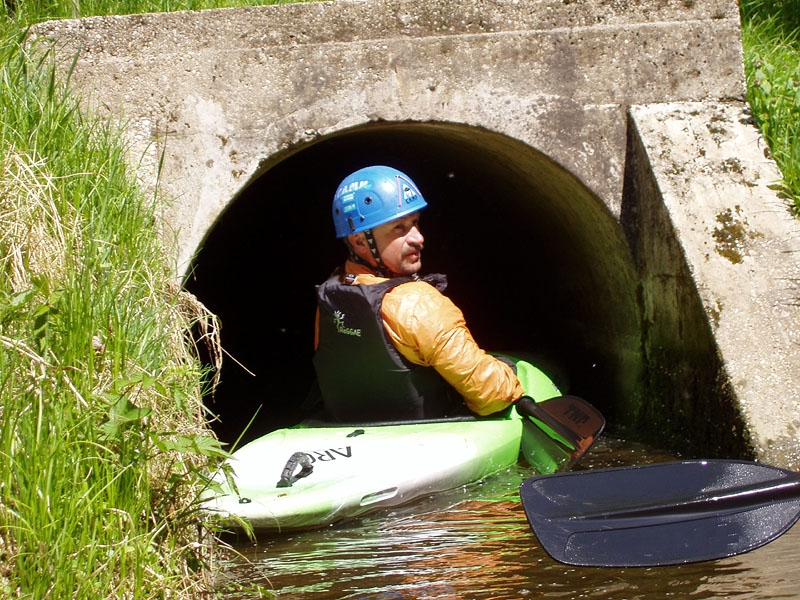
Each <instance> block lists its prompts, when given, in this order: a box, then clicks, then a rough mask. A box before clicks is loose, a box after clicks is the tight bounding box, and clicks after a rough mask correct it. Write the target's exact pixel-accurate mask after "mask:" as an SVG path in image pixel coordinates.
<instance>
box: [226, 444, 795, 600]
mask: <svg viewBox="0 0 800 600" xmlns="http://www.w3.org/2000/svg"><path fill="white" fill-rule="evenodd" d="M675 459H676V457H675V456H671V455H669V454H666V453H662V452H658V451H655V450H653V449H650V448H646V447H644V446H641V445H637V444H632V443H628V442H624V441H622V440H619V439H616V438H612V437H604V438H602V439H601V440H600V441H599V442H598V443H597V444H596V445H595V446H594V447H593V448H592V449H591V450H590V452H589V453H588V454H587V455H586V456H585V457H584V459H583V461H582V462H581V463H580V464H579V466H578V468H581V469H589V468H591V469H595V468H604V467H616V466H629V465H635V464H647V463H652V462H660V461H665V460H675ZM530 475H531V473H530V471H529V470H526V469H525V468H523V467H521V466H516V467H513V468H511V469H509V470H507V471H503V472H502V473H498V474H496V475H494V476H492V477H490V478H489V479H487V480H485V481H484V482H482V483H480V484H476V485H472V486H467V487H464V488H459V489H457V490H454V491H452V492H447V493H444V494H438V495H436V496H433V497H430V498H426V499H423V500H420V501H417V502H414V503H413V504H410V505H408V506H404V507H400V508H396V509H391V510H384V511H382V512H378V513H375V514H372V515H369V516H367V517H364V518H362V519H357V520H350V521H347V522H343V523H340V524H337V525H333V526H329V527H326V528H324V529H321V530H317V531H309V532H302V533H293V534H284V535H280V536H278V535H272V536H263V535H262V536H259V539H258V541H257V543H256V544H253V543H251V542H246V541H242V542H238V543H235V544H234V548H235V551H236V553H229V555H228V558H226V560H225V561H224V563H223V568H222V577H224V578H230V579H233V580H235V581H237V582H239V583H249V584H259V585H262V586H264V587H266V588H268V589H271V590H273V591H274V592H276V594H277V596H278V597H279V598H290V599H291V600H345V599H376V600H382V599H393V598H402V599H412V598H413V599H420V600H422V599H428V598H439V599H445V598H452V599H463V600H469V599H474V600H490V599H491V600H519V599H526V598H546V599H580V598H602V599H609V600H636V599H648V600H651V599H655V598H676V599H682V598H693V599H695V598H696V599H723V598H731V599H741V600H756V599H774V598H800V569H799V568H798V565H800V525H797V526H796V527H795V528H793V529H791V530H790V531H789V532H787V533H786V534H784V535H783V536H782V537H780V538H778V539H777V540H776V541H774V542H772V543H770V544H767V545H766V546H763V547H762V548H759V549H757V550H754V551H752V552H749V553H747V554H742V555H739V556H735V557H731V558H726V559H723V560H718V561H712V562H704V563H694V564H687V565H680V566H671V567H653V568H641V567H640V568H625V569H621V568H595V567H592V568H588V567H573V566H568V565H564V564H561V563H558V562H556V561H554V560H553V559H552V558H550V557H549V556H548V555H547V553H546V552H545V551H544V550H543V549H542V548H541V547H540V546H539V543H538V541H537V539H536V536H535V535H534V534H533V532H532V530H531V529H530V527H529V526H528V522H527V519H526V518H525V513H524V511H523V509H522V505H521V503H520V501H519V484H520V483H521V482H522V481H523V480H524V479H525V478H527V477H529V476H530ZM654 543H657V540H654ZM237 553H238V555H237ZM231 598H234V596H231Z"/></svg>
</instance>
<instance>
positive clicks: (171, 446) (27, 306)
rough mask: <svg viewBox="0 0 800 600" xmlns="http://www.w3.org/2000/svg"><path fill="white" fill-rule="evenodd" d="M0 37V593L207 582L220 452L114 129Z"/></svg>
mask: <svg viewBox="0 0 800 600" xmlns="http://www.w3.org/2000/svg"><path fill="white" fill-rule="evenodd" d="M22 33H23V32H22V31H21V30H20V29H15V28H14V27H12V26H10V24H9V23H8V22H4V24H3V34H4V35H3V36H2V40H0V64H2V68H1V70H0V115H2V119H1V120H0V167H1V168H2V177H0V270H1V274H0V597H2V598H81V599H86V598H166V597H170V598H180V597H201V596H204V595H205V594H208V593H209V590H211V589H212V582H211V580H210V573H211V571H210V568H209V567H210V564H209V561H210V560H211V558H212V555H211V553H210V550H209V547H208V546H206V545H204V544H203V543H202V542H203V539H202V531H203V530H202V529H200V524H199V523H200V521H199V518H198V512H197V498H198V493H199V490H200V489H201V488H202V486H203V485H204V484H205V481H206V480H205V474H206V473H208V472H209V471H211V470H212V469H213V468H214V466H215V465H216V464H217V462H218V461H219V460H220V459H221V458H222V457H224V456H226V453H225V452H224V451H223V450H222V448H221V447H220V444H219V443H218V442H217V440H216V439H215V438H214V437H213V435H212V434H211V433H210V429H209V428H208V427H207V424H206V420H207V416H206V414H205V412H204V408H203V405H202V402H201V392H202V390H201V389H200V382H201V381H202V375H203V374H202V372H201V367H200V363H199V361H198V360H197V359H196V357H195V356H194V353H193V352H192V347H191V346H190V345H189V344H187V343H186V339H187V338H186V335H185V333H186V332H187V330H188V329H189V328H190V327H192V325H193V324H194V323H195V322H196V319H198V318H199V319H200V322H201V323H208V320H207V319H211V317H209V316H208V315H205V313H204V311H203V310H202V306H200V305H199V303H197V302H196V301H194V300H193V298H192V297H190V296H188V295H187V294H185V293H184V292H182V291H181V290H180V289H179V288H178V286H177V285H176V284H175V283H174V281H173V278H174V272H173V269H172V268H171V265H169V264H168V261H167V260H166V258H165V256H166V253H165V252H164V248H163V247H162V246H161V244H160V242H159V238H158V234H157V231H156V228H155V225H154V224H155V215H154V212H155V207H154V202H153V201H152V200H148V199H147V198H145V197H144V196H143V195H142V193H141V192H140V191H139V189H138V188H137V186H136V184H135V183H134V182H135V178H134V176H133V174H132V173H131V172H130V171H129V168H128V166H127V165H126V162H125V158H126V157H125V141H124V139H123V137H122V133H121V130H120V129H118V128H116V127H114V126H113V125H111V124H101V123H100V122H98V121H92V120H91V119H90V118H89V117H87V116H85V115H84V114H83V113H82V112H81V111H80V110H79V103H78V101H77V99H75V98H73V97H72V96H71V95H70V93H69V91H68V89H67V87H66V86H65V85H62V84H61V83H59V81H58V79H57V78H56V76H55V70H54V67H53V65H52V64H51V60H50V59H51V57H50V55H49V54H48V53H46V52H38V51H37V50H36V49H35V48H24V47H23V46H22V45H21V40H22V39H23V35H22Z"/></svg>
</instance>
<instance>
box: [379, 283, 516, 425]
mask: <svg viewBox="0 0 800 600" xmlns="http://www.w3.org/2000/svg"><path fill="white" fill-rule="evenodd" d="M381 315H382V317H383V321H384V325H385V327H386V331H387V333H388V334H389V337H390V339H391V340H392V342H393V343H394V345H395V346H396V347H397V349H398V351H399V352H400V353H401V354H402V355H403V356H404V357H405V358H406V359H408V360H409V361H411V362H412V363H414V364H418V365H423V366H430V367H433V368H434V369H436V371H438V373H439V374H440V375H441V376H442V377H443V378H444V379H445V380H446V381H447V382H448V383H449V384H450V385H452V386H453V387H454V388H455V389H456V390H457V391H458V392H459V393H460V394H461V395H462V396H463V398H464V401H465V403H466V405H467V407H469V409H470V410H471V411H473V412H475V413H477V414H479V415H488V414H491V413H494V412H497V411H499V410H502V409H504V408H506V407H507V406H509V405H510V404H511V403H512V402H514V401H515V400H517V399H518V398H519V397H520V396H522V395H524V394H525V390H524V389H523V387H522V384H521V383H520V382H519V379H517V376H516V375H515V374H514V371H513V370H512V368H511V367H510V366H508V365H507V364H505V363H503V362H502V361H499V360H497V359H496V358H495V357H493V356H492V355H491V354H488V353H487V352H485V351H484V350H482V349H481V348H480V347H479V346H478V344H477V342H476V341H475V339H474V338H473V337H472V334H471V333H470V331H469V329H468V328H467V324H466V322H465V321H464V315H463V314H462V312H461V310H460V309H459V308H458V307H457V306H456V305H455V304H453V302H452V301H451V300H450V299H449V298H447V296H444V295H443V294H441V293H440V292H439V291H438V290H436V289H435V288H434V287H432V286H431V285H429V284H427V283H424V282H411V283H405V284H402V285H400V286H398V287H396V288H395V289H393V290H392V291H390V292H389V293H387V294H386V295H385V296H384V298H383V303H382V305H381Z"/></svg>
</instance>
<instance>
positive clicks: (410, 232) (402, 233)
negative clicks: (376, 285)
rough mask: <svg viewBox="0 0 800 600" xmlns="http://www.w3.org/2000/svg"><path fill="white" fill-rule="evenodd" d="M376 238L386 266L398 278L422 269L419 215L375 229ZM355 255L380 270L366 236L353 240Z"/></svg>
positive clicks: (373, 235)
mask: <svg viewBox="0 0 800 600" xmlns="http://www.w3.org/2000/svg"><path fill="white" fill-rule="evenodd" d="M372 237H373V238H374V239H375V246H376V247H377V249H378V253H379V254H380V257H381V260H382V261H383V264H384V265H386V267H388V268H389V269H390V270H391V271H392V272H394V273H397V274H398V275H413V274H414V273H416V272H417V271H419V270H420V269H421V268H422V244H423V242H424V241H425V238H423V237H422V233H420V230H419V212H415V213H411V214H410V215H406V216H405V217H400V218H399V219H395V220H394V221H389V222H388V223H384V224H383V225H378V226H377V227H374V228H373V229H372ZM350 243H351V244H352V245H353V247H354V249H355V251H356V252H357V253H358V254H359V256H361V258H363V259H364V260H366V261H368V262H369V264H371V265H372V266H373V267H374V266H377V263H376V262H375V259H374V258H373V256H372V254H371V253H370V251H369V246H368V245H367V241H366V238H365V237H364V234H363V233H356V234H353V235H351V236H350Z"/></svg>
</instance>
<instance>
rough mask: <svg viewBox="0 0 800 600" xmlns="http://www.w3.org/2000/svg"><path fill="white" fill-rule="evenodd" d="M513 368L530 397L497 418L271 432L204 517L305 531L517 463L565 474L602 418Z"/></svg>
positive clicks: (521, 367)
mask: <svg viewBox="0 0 800 600" xmlns="http://www.w3.org/2000/svg"><path fill="white" fill-rule="evenodd" d="M515 362H516V364H517V375H518V377H519V378H520V381H521V382H522V384H523V386H524V387H525V390H526V391H527V393H528V395H529V396H530V398H529V399H528V398H526V399H524V400H525V402H524V403H523V402H520V403H518V404H517V406H516V409H513V410H509V411H507V412H506V413H505V414H503V415H502V416H493V417H471V416H462V417H454V418H448V419H437V420H428V421H413V422H409V421H403V422H391V423H354V424H341V423H337V424H320V423H318V422H315V423H313V424H309V423H301V424H299V425H296V426H294V427H289V428H285V429H280V430H277V431H273V432H271V433H268V434H267V435H264V436H263V437H261V438H258V439H256V440H254V441H252V442H250V443H249V444H247V445H245V446H243V447H242V448H241V449H239V450H237V451H236V452H234V453H233V455H232V458H231V459H230V460H229V461H228V466H229V467H230V471H231V473H232V477H226V476H225V475H224V473H223V472H220V473H218V474H217V475H216V476H215V479H216V482H217V483H218V486H219V487H218V488H217V490H216V491H215V492H214V493H212V492H210V491H209V493H208V494H207V496H206V497H205V500H204V505H205V510H206V512H207V514H210V515H218V516H219V517H222V518H223V520H226V519H227V518H229V517H231V516H233V517H237V518H239V519H246V520H247V521H249V522H250V524H251V525H252V526H253V528H254V529H256V530H271V531H290V530H297V529H310V528H317V527H322V526H325V525H328V524H330V523H333V522H334V521H338V520H341V519H345V518H351V517H356V516H359V515H363V514H365V513H367V512H370V511H373V510H376V509H379V508H385V507H390V506H396V505H399V504H405V503H408V502H411V501H413V500H414V499H416V498H419V497H422V496H427V495H430V494H434V493H437V492H442V491H445V490H449V489H453V488H456V487H459V486H462V485H465V484H469V483H473V482H477V481H480V480H481V479H483V478H485V477H486V476H488V475H490V474H492V473H496V472H497V471H500V470H503V469H506V468H508V467H510V466H511V465H513V464H515V463H516V462H517V461H518V460H520V457H523V458H524V460H525V461H527V463H528V465H530V467H531V468H532V470H533V471H534V472H536V473H539V474H545V473H553V472H555V471H558V470H565V469H568V468H569V467H570V466H571V465H572V464H573V463H574V462H575V460H577V458H579V457H580V455H582V454H583V453H584V452H585V451H586V449H587V448H588V446H589V445H591V443H592V442H593V441H594V438H596V437H597V435H599V433H600V431H601V430H602V428H603V425H604V421H603V418H602V416H600V415H599V413H597V412H596V411H595V410H594V409H593V407H591V405H589V404H587V403H585V402H584V401H582V400H581V399H580V398H576V397H574V396H561V395H560V391H559V390H558V388H557V387H556V386H555V384H554V383H553V382H552V381H551V379H550V378H549V377H548V376H547V375H545V374H544V373H543V372H542V371H540V370H539V369H538V368H536V367H535V366H533V365H532V364H530V363H528V362H525V361H522V360H516V359H515ZM532 399H535V402H534V401H533V400H532ZM220 490H221V491H220ZM232 522H234V523H235V519H234V520H232Z"/></svg>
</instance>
